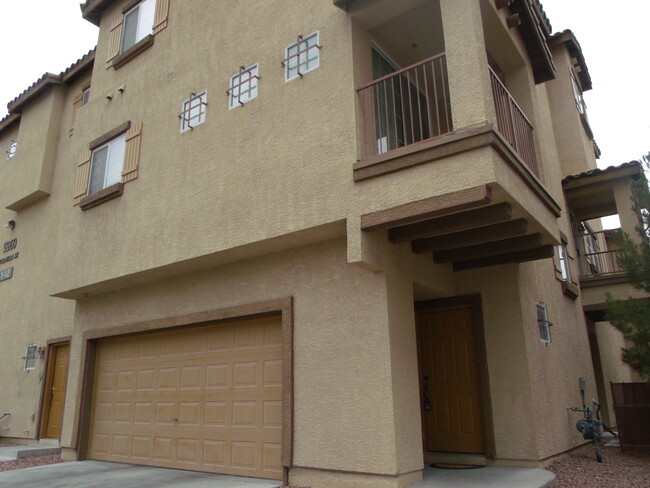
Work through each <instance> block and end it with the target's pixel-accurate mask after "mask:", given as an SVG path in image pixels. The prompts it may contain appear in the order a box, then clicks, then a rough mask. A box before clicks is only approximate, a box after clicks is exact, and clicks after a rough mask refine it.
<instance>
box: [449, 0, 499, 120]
mask: <svg viewBox="0 0 650 488" xmlns="http://www.w3.org/2000/svg"><path fill="white" fill-rule="evenodd" d="M440 10H441V13H442V24H443V26H444V37H445V51H446V54H447V72H448V78H449V92H450V98H451V107H452V120H453V129H454V130H455V131H457V130H460V129H463V128H467V127H471V126H474V125H480V124H485V123H495V122H496V113H495V109H494V102H493V101H492V89H491V86H490V78H489V72H488V62H487V56H486V55H485V49H486V48H485V39H484V35H483V23H482V21H481V7H480V2H477V1H476V0H440Z"/></svg>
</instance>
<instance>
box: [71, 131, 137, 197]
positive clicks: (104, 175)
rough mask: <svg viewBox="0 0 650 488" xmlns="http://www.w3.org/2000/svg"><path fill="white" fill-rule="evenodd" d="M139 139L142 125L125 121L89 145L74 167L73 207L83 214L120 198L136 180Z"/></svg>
mask: <svg viewBox="0 0 650 488" xmlns="http://www.w3.org/2000/svg"><path fill="white" fill-rule="evenodd" d="M141 137H142V123H141V122H140V123H137V124H132V123H131V122H130V121H127V122H125V123H123V124H120V125H119V126H117V127H115V128H114V129H113V130H111V131H109V132H107V133H106V134H104V135H102V136H100V137H98V138H97V139H95V140H93V141H92V142H90V144H89V150H88V151H85V152H84V153H83V154H82V155H81V158H80V160H79V163H78V164H77V182H76V184H75V191H74V204H75V205H80V206H81V209H82V210H86V209H87V208H90V207H92V206H95V205H97V204H98V203H103V202H104V201H106V200H108V199H109V198H112V197H115V196H119V195H121V194H122V186H123V184H124V183H128V182H129V181H133V180H135V179H136V178H137V177H138V167H139V164H140V140H141ZM113 187H115V188H113ZM118 187H119V188H118Z"/></svg>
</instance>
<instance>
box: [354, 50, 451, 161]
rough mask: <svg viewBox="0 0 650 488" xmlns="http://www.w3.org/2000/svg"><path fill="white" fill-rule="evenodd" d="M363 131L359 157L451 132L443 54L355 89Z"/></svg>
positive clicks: (373, 154) (368, 156)
mask: <svg viewBox="0 0 650 488" xmlns="http://www.w3.org/2000/svg"><path fill="white" fill-rule="evenodd" d="M357 93H358V94H359V97H360V99H361V109H362V111H363V128H364V135H365V141H364V151H363V158H364V159H366V158H370V157H373V156H377V155H379V154H383V153H386V152H388V151H392V150H395V149H398V148H400V147H404V146H409V145H411V144H415V143H417V142H421V141H425V140H427V139H431V138H433V137H436V136H440V135H442V134H446V133H448V132H451V130H452V122H451V106H450V103H449V83H448V79H447V64H446V60H445V54H444V53H442V54H438V55H436V56H433V57H431V58H428V59H425V60H424V61H420V62H419V63H416V64H413V65H411V66H408V67H406V68H403V69H400V70H398V71H395V72H393V73H390V74H388V75H386V76H383V77H381V78H378V79H376V80H374V81H372V82H371V83H368V84H366V85H364V86H362V87H360V88H358V89H357Z"/></svg>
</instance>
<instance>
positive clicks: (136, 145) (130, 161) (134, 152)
mask: <svg viewBox="0 0 650 488" xmlns="http://www.w3.org/2000/svg"><path fill="white" fill-rule="evenodd" d="M141 136H142V122H140V123H138V124H133V125H132V126H131V128H130V129H129V130H128V132H127V133H126V151H125V154H124V167H123V169H122V183H127V182H129V181H133V180H135V179H136V178H137V177H138V165H139V163H140V137H141Z"/></svg>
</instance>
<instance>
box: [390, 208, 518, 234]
mask: <svg viewBox="0 0 650 488" xmlns="http://www.w3.org/2000/svg"><path fill="white" fill-rule="evenodd" d="M511 217H512V207H511V206H510V204H509V203H505V202H504V203H498V204H496V205H491V206H489V207H485V208H480V209H477V210H469V211H466V212H463V213H456V214H452V215H447V216H444V217H438V218H436V219H430V220H425V221H423V222H417V223H415V224H410V225H403V226H401V227H395V228H393V229H390V230H389V231H388V239H389V240H390V242H392V243H393V244H397V243H398V242H406V241H412V240H416V239H427V238H431V237H437V236H444V235H446V234H450V233H459V232H462V231H466V230H468V229H473V228H475V227H479V226H481V225H490V224H495V223H499V222H505V221H508V220H510V218H511Z"/></svg>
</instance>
